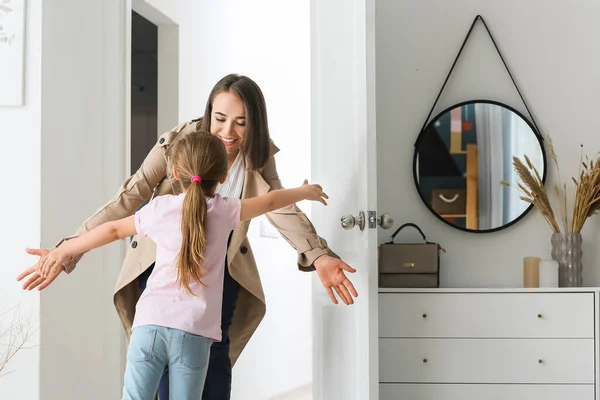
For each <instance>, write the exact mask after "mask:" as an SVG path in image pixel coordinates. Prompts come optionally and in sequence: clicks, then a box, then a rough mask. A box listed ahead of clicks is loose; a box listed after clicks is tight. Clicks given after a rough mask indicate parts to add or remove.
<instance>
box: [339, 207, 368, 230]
mask: <svg viewBox="0 0 600 400" xmlns="http://www.w3.org/2000/svg"><path fill="white" fill-rule="evenodd" d="M341 222H342V228H344V229H352V228H354V227H355V226H358V228H359V229H360V230H361V231H362V230H364V229H365V213H364V212H362V211H360V212H359V213H358V217H355V216H354V215H352V214H346V215H344V216H343V217H342V221H341Z"/></svg>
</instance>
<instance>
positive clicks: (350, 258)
mask: <svg viewBox="0 0 600 400" xmlns="http://www.w3.org/2000/svg"><path fill="white" fill-rule="evenodd" d="M374 23H375V10H374V0H327V1H322V0H312V1H311V73H312V78H311V79H312V88H311V90H312V94H311V102H312V110H311V111H312V116H311V117H312V160H313V161H312V179H313V181H314V182H318V183H320V184H322V185H323V187H324V189H325V192H326V193H327V194H329V196H330V200H329V206H328V207H322V206H321V207H320V206H315V207H313V209H312V219H313V221H314V223H315V226H316V227H317V231H318V232H319V233H320V234H321V235H322V236H323V237H325V238H327V240H328V243H329V245H330V247H331V248H332V249H333V250H334V251H335V252H336V253H338V254H339V255H340V257H342V259H343V260H344V261H346V262H347V263H348V264H350V265H351V266H353V267H354V268H356V269H357V272H356V273H355V274H351V275H350V278H351V280H352V282H353V283H354V286H355V287H356V290H357V291H358V298H357V299H356V302H355V304H354V305H353V306H345V305H344V304H343V303H341V302H340V305H333V304H332V303H331V301H330V300H329V298H328V296H327V294H326V292H325V290H324V289H323V286H322V285H321V282H320V281H319V279H318V277H317V275H316V274H315V275H314V276H313V343H314V347H313V398H314V400H353V399H356V400H368V399H373V400H375V399H378V398H379V392H378V343H377V331H378V320H377V315H378V312H377V287H378V285H377V229H376V227H377V216H375V217H374V218H373V220H372V221H369V211H376V205H377V172H376V166H377V163H376V159H375V157H376V143H375V136H376V135H375V26H374ZM360 212H364V214H365V221H364V222H365V225H364V229H363V230H361V229H360V227H359V226H358V225H359V224H358V221H357V224H356V225H357V226H355V227H353V228H351V229H344V228H342V225H341V222H340V220H341V218H342V216H344V215H348V214H351V215H352V216H354V217H356V219H357V220H358V217H359V213H360ZM369 222H371V223H369Z"/></svg>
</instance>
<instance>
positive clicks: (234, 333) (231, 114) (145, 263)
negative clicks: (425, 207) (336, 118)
mask: <svg viewBox="0 0 600 400" xmlns="http://www.w3.org/2000/svg"><path fill="white" fill-rule="evenodd" d="M198 129H199V130H204V131H208V132H211V133H212V134H214V135H217V136H218V137H219V138H220V139H221V140H222V141H223V143H224V144H225V147H226V149H227V165H228V168H229V171H228V177H227V180H226V181H225V183H224V184H222V185H219V187H218V188H217V193H219V194H220V195H221V196H223V197H237V198H240V197H241V198H244V199H245V198H249V197H255V196H258V195H261V194H264V193H267V192H268V191H269V190H274V189H280V188H282V186H281V182H280V180H279V177H278V175H277V169H276V166H275V159H274V155H275V154H276V153H277V152H278V149H277V147H276V146H275V145H274V144H273V143H272V142H271V140H270V137H269V128H268V123H267V112H266V105H265V100H264V97H263V94H262V92H261V90H260V88H259V87H258V85H257V84H256V83H255V82H254V81H252V80H251V79H250V78H248V77H245V76H240V75H235V74H231V75H227V76H225V77H224V78H223V79H221V80H220V81H219V82H218V83H217V84H216V85H215V87H214V88H213V90H212V92H211V94H210V97H209V99H208V101H207V104H206V109H205V113H204V117H203V118H200V119H197V120H193V121H191V122H186V123H183V124H181V125H179V126H177V127H175V128H174V129H173V130H171V131H169V132H166V133H165V134H163V135H162V136H160V138H159V140H158V143H157V144H156V145H155V146H154V148H153V149H152V150H151V151H150V153H149V154H148V156H147V157H146V159H145V160H144V162H143V163H142V166H141V167H140V169H139V170H138V171H137V172H136V173H135V174H134V175H132V176H131V177H130V178H128V179H127V180H126V181H125V182H124V183H123V185H122V186H121V188H120V189H119V191H118V192H117V194H116V196H115V197H113V199H111V200H110V201H109V202H108V203H106V204H105V205H104V206H102V207H101V208H100V209H98V211H96V213H95V214H94V215H92V216H91V217H90V218H88V219H87V220H86V221H85V222H84V223H83V224H82V226H81V227H80V228H79V230H78V231H77V232H76V234H75V235H73V236H71V237H68V238H66V239H64V240H68V239H71V238H73V237H76V236H79V235H81V234H82V233H84V232H87V231H88V230H90V229H92V228H94V227H96V226H98V225H100V224H102V223H104V222H107V221H112V220H116V219H120V218H123V217H126V216H129V215H133V213H134V212H135V211H136V210H137V209H138V208H139V206H140V205H141V204H142V203H143V202H145V201H146V200H148V199H150V198H151V197H152V196H160V195H164V194H179V193H181V188H180V187H179V185H178V184H177V182H176V180H175V179H174V177H173V176H172V175H171V174H170V173H169V172H168V170H169V168H168V166H167V163H168V153H167V150H168V149H169V147H170V146H171V145H172V144H173V143H174V142H175V141H177V140H178V138H180V137H182V136H183V135H185V134H187V133H189V132H192V131H195V130H198ZM267 218H268V219H269V221H270V222H271V224H273V226H274V227H275V228H277V230H278V231H279V232H280V234H281V235H282V236H283V237H284V238H285V239H286V241H287V242H288V243H290V244H291V245H292V246H293V247H294V248H295V249H296V251H297V252H298V268H299V269H300V270H301V271H313V270H316V271H317V273H318V275H319V278H320V279H321V282H322V283H323V286H325V289H326V290H327V292H328V293H329V297H330V298H331V301H332V302H333V303H335V304H337V302H338V301H337V299H336V297H335V295H334V293H333V291H334V290H335V291H336V293H337V294H338V297H339V298H340V299H341V300H342V301H343V302H344V303H345V304H352V303H353V302H354V301H353V296H354V297H356V296H357V295H358V294H357V293H356V290H355V289H354V286H353V285H352V283H351V282H350V280H349V279H348V278H347V277H346V276H345V274H344V271H347V272H354V271H355V270H354V269H353V268H351V267H350V266H348V265H347V264H345V263H344V262H342V261H341V260H340V259H339V258H337V256H336V255H335V254H334V253H333V252H332V251H331V250H329V248H328V247H327V243H326V242H325V240H323V239H322V238H320V237H319V236H318V235H317V234H316V232H315V229H314V227H313V225H312V224H311V223H310V221H309V220H308V218H307V217H306V215H304V213H302V211H300V210H299V209H298V208H297V207H296V206H290V207H286V208H283V209H281V210H277V211H274V212H271V213H269V214H267ZM248 226H249V221H246V222H244V223H242V224H241V226H240V227H239V228H238V229H236V230H235V231H233V233H232V234H231V236H230V238H229V246H228V251H227V260H226V264H227V267H228V268H226V272H225V281H224V286H223V288H224V290H223V310H222V321H221V329H222V338H223V339H222V341H221V342H217V343H214V344H213V345H212V348H211V356H210V362H209V371H208V375H207V378H206V384H205V389H204V394H203V399H207V400H208V399H210V400H212V399H214V400H224V399H229V398H230V392H231V368H232V366H233V364H235V361H236V360H237V358H238V357H239V355H240V353H241V351H242V350H243V348H244V347H245V345H246V343H248V340H250V337H251V336H252V334H253V333H254V331H255V330H256V328H257V327H258V325H259V323H260V321H261V320H262V318H263V317H264V315H265V296H264V293H263V290H262V286H261V283H260V277H259V274H258V270H257V267H256V263H255V261H254V257H253V255H252V250H251V248H250V244H249V243H248V238H247V237H246V233H247V231H248ZM61 243H62V241H61ZM61 243H59V244H58V245H59V246H60V244H61ZM29 252H30V254H35V255H39V256H40V257H41V258H40V260H39V261H38V263H37V264H36V265H34V266H32V267H30V268H28V269H27V270H25V271H24V272H23V273H21V275H19V277H18V279H19V280H22V279H24V278H25V277H28V279H27V281H26V282H25V284H24V285H23V287H24V288H26V289H28V290H31V289H33V288H35V287H38V286H39V288H38V290H42V289H44V288H45V287H47V286H48V285H49V284H50V283H51V282H52V281H53V280H54V279H56V277H57V276H58V275H59V274H60V273H61V272H62V271H63V269H64V271H65V272H67V273H70V272H71V271H73V269H74V268H75V266H76V263H77V262H78V261H79V260H80V259H81V257H82V256H83V255H80V256H78V257H75V258H73V259H72V260H71V261H69V262H68V263H66V264H65V265H64V266H63V267H64V268H55V269H53V270H52V271H51V272H50V273H49V274H47V276H45V277H42V276H40V275H39V274H38V269H39V266H40V265H42V264H43V261H44V259H45V256H46V254H47V253H48V250H29ZM155 255H156V249H155V245H154V243H153V242H152V241H150V240H148V239H146V238H141V237H138V236H134V237H133V239H132V241H131V244H130V248H129V249H128V251H127V255H126V257H125V261H124V262H123V267H122V268H121V272H120V274H119V278H118V279H117V285H116V290H115V294H114V303H115V307H116V309H117V313H118V314H119V317H120V318H121V321H122V323H123V326H124V327H125V331H126V334H127V337H129V336H130V334H131V325H132V321H133V316H134V313H135V305H136V302H137V300H138V299H139V297H140V294H141V291H142V290H143V289H144V287H145V280H146V279H147V277H148V275H149V272H150V271H151V269H150V268H151V267H153V264H154V260H155ZM144 270H145V271H144ZM234 310H237V312H236V313H235V314H234ZM164 380H166V378H165V379H164ZM165 384H166V382H165V383H163V384H162V385H161V390H160V391H159V393H160V397H161V398H162V399H168V395H166V396H165V394H164V393H165V390H166V393H168V389H167V386H166V385H165Z"/></svg>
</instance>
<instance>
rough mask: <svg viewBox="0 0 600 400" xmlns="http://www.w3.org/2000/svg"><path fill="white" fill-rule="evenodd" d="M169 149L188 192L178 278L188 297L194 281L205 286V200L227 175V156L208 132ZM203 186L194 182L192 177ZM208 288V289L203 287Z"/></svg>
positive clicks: (183, 185) (196, 134)
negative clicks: (203, 278) (197, 178)
mask: <svg viewBox="0 0 600 400" xmlns="http://www.w3.org/2000/svg"><path fill="white" fill-rule="evenodd" d="M178 139H179V140H177V141H175V143H174V144H173V146H172V147H171V148H170V149H169V155H170V159H171V163H172V167H173V168H175V170H176V171H177V174H178V175H179V180H180V183H181V185H182V188H183V189H184V190H185V191H186V193H185V199H184V201H183V209H182V212H181V250H180V251H179V256H178V259H177V276H178V278H179V281H180V282H181V286H183V288H184V289H185V291H186V292H188V293H193V292H192V290H191V288H190V283H191V282H192V281H195V282H198V283H199V284H201V285H204V283H203V282H202V277H203V276H204V274H206V269H205V268H204V266H203V264H204V254H205V252H206V198H205V197H206V196H213V195H214V192H215V189H216V187H217V184H218V183H219V181H220V180H221V179H222V178H223V177H224V176H225V174H227V152H226V151H225V145H224V144H223V143H222V142H221V140H220V139H219V138H218V137H217V136H215V135H212V134H210V133H207V132H191V133H189V134H186V135H185V136H183V137H181V138H178ZM196 176H198V177H200V179H201V181H200V182H192V181H191V179H192V177H196ZM204 286H205V285H204Z"/></svg>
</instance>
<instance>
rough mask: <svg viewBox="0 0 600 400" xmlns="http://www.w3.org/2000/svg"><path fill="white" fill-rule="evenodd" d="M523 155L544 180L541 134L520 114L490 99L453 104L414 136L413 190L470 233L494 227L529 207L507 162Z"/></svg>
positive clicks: (502, 225) (447, 220)
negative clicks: (415, 187) (417, 135)
mask: <svg viewBox="0 0 600 400" xmlns="http://www.w3.org/2000/svg"><path fill="white" fill-rule="evenodd" d="M525 155H526V156H527V157H528V158H529V160H530V161H531V163H532V164H533V165H534V166H535V168H537V170H538V171H539V172H540V174H542V179H543V180H544V182H545V180H546V154H545V152H544V146H543V143H542V140H541V136H540V135H539V133H538V132H537V131H536V130H535V129H534V127H533V126H532V125H531V123H529V121H528V120H527V119H525V118H524V117H523V115H521V114H520V113H519V112H518V111H516V110H514V109H512V108H510V107H508V106H506V105H504V104H500V103H497V102H493V101H487V100H478V101H469V102H465V103H461V104H457V105H455V106H452V107H450V108H449V109H447V110H445V111H443V112H442V113H440V114H439V115H438V116H436V117H435V118H434V119H433V120H431V122H430V123H429V124H428V125H427V126H426V127H425V129H424V130H423V131H422V132H421V134H420V135H419V138H418V139H417V143H416V144H415V156H414V161H413V174H414V178H415V184H416V186H417V191H418V192H419V195H420V196H421V199H422V200H423V202H424V203H425V204H426V205H427V207H428V208H429V210H430V211H431V212H432V213H433V214H435V215H436V216H437V217H438V218H439V219H441V220H442V221H444V222H445V223H447V224H448V225H450V226H453V227H456V228H458V229H462V230H466V231H470V232H492V231H497V230H500V229H503V228H506V227H508V226H510V225H512V224H514V223H515V222H517V221H518V220H519V219H521V218H522V217H523V216H524V215H525V214H526V213H527V212H528V211H529V210H530V209H531V207H532V206H531V205H530V204H529V203H526V202H524V201H523V200H521V193H520V191H519V189H518V187H517V185H518V176H517V174H516V172H515V171H514V169H513V165H512V162H513V157H514V156H516V157H519V158H520V159H521V160H524V156H525ZM506 183H508V186H507V185H506Z"/></svg>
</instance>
